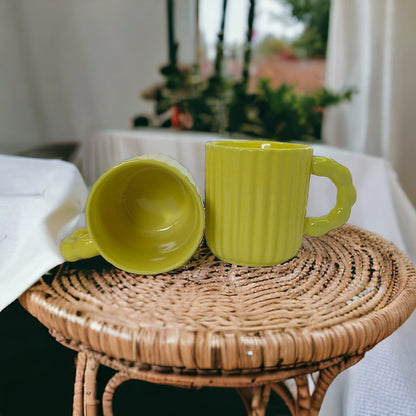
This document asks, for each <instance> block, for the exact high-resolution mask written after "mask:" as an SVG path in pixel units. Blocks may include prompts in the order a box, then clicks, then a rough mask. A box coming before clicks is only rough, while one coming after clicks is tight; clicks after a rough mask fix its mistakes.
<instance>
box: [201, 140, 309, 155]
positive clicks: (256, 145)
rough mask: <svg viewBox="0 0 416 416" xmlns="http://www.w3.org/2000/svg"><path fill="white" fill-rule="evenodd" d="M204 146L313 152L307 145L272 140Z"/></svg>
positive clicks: (242, 149)
mask: <svg viewBox="0 0 416 416" xmlns="http://www.w3.org/2000/svg"><path fill="white" fill-rule="evenodd" d="M206 146H210V147H215V146H217V147H222V148H226V149H234V150H240V151H256V152H270V151H277V152H282V151H302V150H313V148H312V146H309V145H307V144H300V143H288V142H278V141H272V140H243V139H242V140H215V141H210V142H207V143H206Z"/></svg>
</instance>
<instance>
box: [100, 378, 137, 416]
mask: <svg viewBox="0 0 416 416" xmlns="http://www.w3.org/2000/svg"><path fill="white" fill-rule="evenodd" d="M131 378H132V377H131V375H129V374H123V373H116V374H114V376H113V377H111V379H110V380H109V381H108V383H107V385H106V386H105V390H104V394H103V415H104V416H113V396H114V392H115V390H116V388H117V387H118V386H119V385H120V384H122V383H124V382H125V381H127V380H130V379H131Z"/></svg>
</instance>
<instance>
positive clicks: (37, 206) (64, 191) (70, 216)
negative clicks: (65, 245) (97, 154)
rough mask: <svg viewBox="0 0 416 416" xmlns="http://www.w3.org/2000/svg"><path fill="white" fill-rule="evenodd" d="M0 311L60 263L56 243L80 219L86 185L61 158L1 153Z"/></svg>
mask: <svg viewBox="0 0 416 416" xmlns="http://www.w3.org/2000/svg"><path fill="white" fill-rule="evenodd" d="M0 178H1V180H0V265H1V267H0V310H3V309H4V308H5V307H6V306H8V305H9V304H10V303H11V302H13V301H14V300H15V299H17V298H18V297H19V296H20V294H21V293H23V292H24V291H25V290H26V289H27V288H29V287H30V286H31V285H32V284H33V283H35V282H36V281H37V280H38V279H39V277H40V276H42V275H43V274H44V273H46V272H47V271H48V270H50V269H51V268H53V267H54V266H56V265H58V264H60V263H62V262H63V261H64V260H63V258H62V256H61V254H60V251H59V243H60V241H61V240H62V238H63V237H64V236H66V235H67V234H68V233H69V232H71V230H72V229H75V228H76V227H77V226H78V225H79V223H82V221H83V214H82V212H83V208H84V205H85V201H86V198H87V195H88V190H87V187H86V185H85V183H84V181H83V179H82V176H81V174H80V172H79V171H78V169H77V168H76V167H75V166H74V165H73V164H71V163H68V162H63V161H60V160H44V159H31V158H25V157H17V156H5V155H0Z"/></svg>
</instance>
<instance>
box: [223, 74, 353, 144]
mask: <svg viewBox="0 0 416 416" xmlns="http://www.w3.org/2000/svg"><path fill="white" fill-rule="evenodd" d="M353 94H354V90H353V89H348V90H345V91H343V92H339V93H335V92H332V91H330V90H328V89H326V88H320V89H318V90H316V91H314V92H312V93H298V92H296V91H295V87H294V86H291V85H287V84H281V85H280V86H279V87H278V88H276V89H272V88H271V87H270V80H268V79H262V80H260V82H259V86H258V92H257V93H255V94H249V95H246V96H244V95H242V94H235V96H234V99H233V100H232V102H231V103H230V105H229V107H228V111H229V120H230V123H229V124H228V131H230V132H240V133H244V134H246V135H249V136H255V137H262V138H268V139H271V140H279V141H285V140H300V141H310V140H319V139H320V138H321V127H322V116H323V111H324V109H325V108H326V107H328V106H331V105H334V104H337V103H339V102H341V101H344V100H350V99H351V98H352V95H353Z"/></svg>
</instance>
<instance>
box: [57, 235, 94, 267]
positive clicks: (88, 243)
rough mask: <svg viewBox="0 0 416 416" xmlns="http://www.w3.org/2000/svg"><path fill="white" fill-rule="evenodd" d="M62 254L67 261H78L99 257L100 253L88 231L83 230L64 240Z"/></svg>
mask: <svg viewBox="0 0 416 416" xmlns="http://www.w3.org/2000/svg"><path fill="white" fill-rule="evenodd" d="M61 254H62V256H63V257H64V259H65V260H66V261H77V260H81V259H88V258H90V257H95V256H98V255H99V254H100V253H99V252H98V250H97V248H96V247H95V244H94V242H93V241H92V239H91V237H90V235H89V233H88V230H87V229H86V228H81V229H79V230H77V231H74V232H73V233H72V234H71V235H70V236H69V237H66V238H64V239H63V240H62V243H61Z"/></svg>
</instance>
